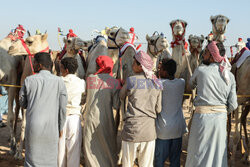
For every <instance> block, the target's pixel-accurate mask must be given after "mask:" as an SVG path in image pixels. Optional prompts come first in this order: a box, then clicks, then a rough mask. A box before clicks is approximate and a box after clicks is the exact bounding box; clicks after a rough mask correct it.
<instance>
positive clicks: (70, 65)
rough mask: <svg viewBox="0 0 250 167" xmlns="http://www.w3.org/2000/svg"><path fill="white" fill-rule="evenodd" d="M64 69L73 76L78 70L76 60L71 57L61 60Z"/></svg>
mask: <svg viewBox="0 0 250 167" xmlns="http://www.w3.org/2000/svg"><path fill="white" fill-rule="evenodd" d="M61 64H62V65H63V67H64V69H68V71H69V73H70V74H75V73H76V70H77V68H78V63H77V60H76V59H75V58H73V57H65V58H64V59H62V60H61Z"/></svg>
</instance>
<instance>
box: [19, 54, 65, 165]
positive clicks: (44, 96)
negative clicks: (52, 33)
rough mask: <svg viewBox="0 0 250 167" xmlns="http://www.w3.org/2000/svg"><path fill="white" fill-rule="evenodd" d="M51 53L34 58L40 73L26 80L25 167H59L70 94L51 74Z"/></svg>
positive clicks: (22, 101) (23, 93)
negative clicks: (60, 141)
mask: <svg viewBox="0 0 250 167" xmlns="http://www.w3.org/2000/svg"><path fill="white" fill-rule="evenodd" d="M51 68H52V60H51V58H50V55H49V54H48V53H37V54H35V56H34V70H35V72H36V73H37V72H39V73H37V74H35V75H32V76H29V77H27V78H26V79H25V80H24V85H23V87H22V88H21V91H20V105H21V107H23V108H25V109H27V111H26V129H25V162H24V166H25V167H34V166H46V167H55V166H57V154H58V139H59V132H60V135H62V130H63V126H64V122H65V119H66V104H67V90H66V87H65V85H64V82H63V80H62V79H61V78H60V77H57V76H55V75H52V74H51Z"/></svg>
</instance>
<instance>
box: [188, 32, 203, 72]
mask: <svg viewBox="0 0 250 167" xmlns="http://www.w3.org/2000/svg"><path fill="white" fill-rule="evenodd" d="M188 42H189V51H190V53H191V54H190V57H189V58H190V59H189V64H190V67H191V71H192V73H193V72H194V70H195V69H196V68H197V67H198V66H199V64H200V60H199V58H200V53H201V51H202V44H203V42H204V36H203V35H201V36H200V37H199V36H196V35H190V36H189V38H188Z"/></svg>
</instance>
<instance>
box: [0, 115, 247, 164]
mask: <svg viewBox="0 0 250 167" xmlns="http://www.w3.org/2000/svg"><path fill="white" fill-rule="evenodd" d="M184 113H185V118H186V121H187V122H188V121H189V119H190V118H189V117H190V114H189V113H188V112H187V111H185V112H184ZM6 119H7V116H6V115H4V116H3V121H4V122H5V123H6ZM20 126H21V121H20V120H19V122H18V129H17V140H18V141H19V136H20ZM247 131H248V136H249V134H250V115H248V118H247ZM233 134H234V119H233V120H232V133H231V136H230V146H229V148H232V135H233ZM8 138H9V130H8V128H7V127H4V128H0V167H22V166H23V162H24V161H23V160H15V159H14V158H13V156H11V155H10V154H9V142H8ZM187 139H188V137H187V135H185V136H184V137H183V151H182V155H181V166H184V165H185V160H186V157H187V141H188V140H187ZM249 149H250V148H249ZM23 155H24V152H23ZM236 159H237V160H236V166H237V167H248V166H249V165H247V164H245V163H243V162H242V161H240V159H241V153H240V150H238V151H237V155H236ZM83 166H84V165H83V159H81V167H83ZM165 166H166V167H168V166H169V163H168V162H166V165H165Z"/></svg>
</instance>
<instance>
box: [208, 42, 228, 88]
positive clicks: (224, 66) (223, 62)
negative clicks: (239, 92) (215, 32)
mask: <svg viewBox="0 0 250 167" xmlns="http://www.w3.org/2000/svg"><path fill="white" fill-rule="evenodd" d="M207 48H208V50H209V52H210V53H211V55H212V56H213V58H214V61H215V62H217V63H220V72H221V74H222V76H223V78H224V80H225V81H226V83H227V85H228V84H229V83H230V78H229V72H230V70H231V64H230V62H229V60H228V58H227V56H226V55H225V56H224V57H222V56H221V55H220V51H219V49H218V47H217V46H216V42H215V41H212V42H211V43H209V44H208V46H207Z"/></svg>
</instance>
